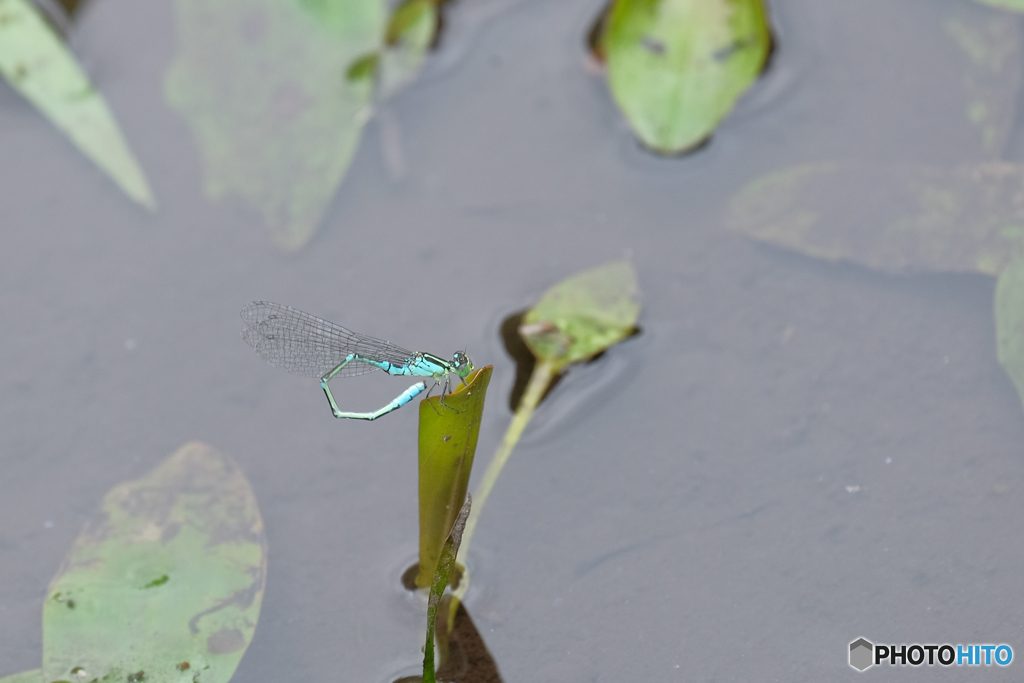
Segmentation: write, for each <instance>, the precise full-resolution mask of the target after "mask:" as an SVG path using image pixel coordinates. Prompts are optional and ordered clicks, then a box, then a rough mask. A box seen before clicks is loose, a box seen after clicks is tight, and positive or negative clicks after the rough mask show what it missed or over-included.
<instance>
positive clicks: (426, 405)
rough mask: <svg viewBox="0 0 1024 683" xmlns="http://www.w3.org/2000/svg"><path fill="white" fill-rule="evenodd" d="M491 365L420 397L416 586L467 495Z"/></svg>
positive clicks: (427, 577) (425, 579) (426, 576)
mask: <svg viewBox="0 0 1024 683" xmlns="http://www.w3.org/2000/svg"><path fill="white" fill-rule="evenodd" d="M492 370H493V367H492V366H490V365H488V366H487V367H483V368H480V369H479V370H477V371H476V372H474V373H473V374H471V375H470V376H469V377H468V378H467V380H466V386H459V387H458V388H457V389H456V390H455V391H453V392H452V393H451V394H449V395H447V396H445V399H444V403H445V405H443V406H442V405H441V403H440V396H435V397H433V398H429V399H426V400H424V401H421V402H420V431H419V469H420V491H419V496H420V563H419V572H418V573H417V575H416V585H417V586H419V587H420V588H425V587H427V586H429V585H430V581H431V579H432V577H433V576H434V569H435V567H436V566H437V558H438V557H439V555H440V553H441V547H442V546H443V545H444V542H445V539H446V538H447V537H448V535H449V533H451V530H452V525H454V524H455V518H456V516H457V515H458V513H459V508H460V507H461V504H462V501H463V500H464V499H465V498H466V489H467V487H468V486H469V475H470V473H471V471H472V469H473V456H474V455H475V454H476V443H477V437H478V436H479V435H480V419H481V416H482V415H483V411H484V398H485V397H486V395H487V386H488V385H489V384H490V381H491V371H492ZM445 406H447V407H445Z"/></svg>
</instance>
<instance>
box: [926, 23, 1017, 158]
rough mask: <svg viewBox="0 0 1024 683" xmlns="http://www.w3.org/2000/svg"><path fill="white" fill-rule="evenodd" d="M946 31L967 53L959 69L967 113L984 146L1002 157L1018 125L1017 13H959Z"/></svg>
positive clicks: (987, 151)
mask: <svg viewBox="0 0 1024 683" xmlns="http://www.w3.org/2000/svg"><path fill="white" fill-rule="evenodd" d="M944 29H945V32H946V35H947V36H948V37H949V38H950V39H951V40H952V41H953V42H954V43H955V44H956V45H957V47H959V48H960V50H961V51H962V53H963V54H964V55H965V56H966V59H965V60H963V66H962V67H961V68H960V71H959V73H958V74H954V75H957V76H959V80H960V85H961V87H962V88H963V90H962V92H963V94H964V96H965V97H966V98H967V101H966V102H965V104H964V110H963V111H964V115H965V116H966V118H967V119H968V120H969V121H970V122H971V123H972V124H973V125H974V126H976V127H977V129H978V132H979V138H980V142H981V148H982V150H983V151H984V152H986V154H988V155H991V156H993V157H997V156H998V155H999V153H1000V152H1002V150H1003V147H1004V146H1005V145H1006V141H1007V139H1008V138H1009V136H1010V132H1011V131H1012V130H1013V123H1014V118H1015V117H1016V114H1017V99H1018V98H1019V96H1020V83H1021V73H1022V69H1024V55H1022V54H1021V53H1022V44H1021V43H1022V42H1024V41H1022V39H1021V28H1020V24H1019V22H1018V21H1017V18H1016V17H1013V16H1010V15H997V16H995V17H989V16H978V15H977V13H973V12H971V13H958V14H957V15H955V16H950V17H948V18H947V19H946V21H945V24H944Z"/></svg>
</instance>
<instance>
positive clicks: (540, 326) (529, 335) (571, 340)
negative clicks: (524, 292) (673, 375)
mask: <svg viewBox="0 0 1024 683" xmlns="http://www.w3.org/2000/svg"><path fill="white" fill-rule="evenodd" d="M639 315H640V287H639V285H638V284H637V281H636V271H635V270H634V269H633V265H632V264H631V263H629V262H628V261H616V262H614V263H609V264H607V265H604V266H600V267H598V268H594V269H593V270H588V271H587V272H585V273H580V274H579V275H575V276H573V277H571V278H568V279H566V280H563V281H562V282H560V283H558V284H557V285H555V286H554V287H552V288H551V289H549V290H548V291H547V292H545V293H544V296H543V297H541V300H540V301H539V302H537V305H536V306H534V307H533V308H532V309H530V311H529V312H528V313H527V314H526V317H525V318H524V319H523V326H522V327H521V328H520V333H521V334H522V335H523V338H524V339H525V340H526V343H527V345H528V346H529V347H530V350H531V351H533V353H534V355H536V356H537V358H538V359H540V360H542V361H548V362H551V363H553V364H554V365H555V369H556V371H557V370H561V369H562V368H563V367H565V366H566V365H569V364H570V363H577V362H579V361H581V360H586V359H588V358H592V357H594V356H596V355H597V354H598V353H601V352H602V351H604V350H605V349H607V348H608V347H609V346H612V345H613V344H616V343H618V342H620V341H622V340H623V339H625V338H626V337H628V336H630V335H631V334H633V329H634V327H636V321H637V318H638V317H639Z"/></svg>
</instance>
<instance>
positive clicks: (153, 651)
mask: <svg viewBox="0 0 1024 683" xmlns="http://www.w3.org/2000/svg"><path fill="white" fill-rule="evenodd" d="M266 551H267V546H266V539H265V537H264V533H263V521H262V520H261V519H260V513H259V509H258V508H257V505H256V498H255V496H254V495H253V492H252V488H251V487H250V486H249V482H248V481H247V480H246V478H245V475H244V474H242V472H241V470H240V469H239V468H238V466H237V465H236V464H235V463H234V462H233V461H232V460H231V459H230V458H228V457H227V456H226V455H223V454H221V453H218V452H217V451H215V450H214V449H212V448H211V447H209V446H207V445H205V444H202V443H190V444H186V445H185V446H183V447H182V448H181V449H179V450H178V451H177V452H176V453H174V454H173V455H171V456H170V457H169V458H167V459H166V460H165V461H164V462H163V463H161V464H160V465H158V466H157V467H156V468H155V469H154V470H153V471H152V472H150V473H149V474H148V475H146V476H145V477H143V478H142V479H138V480H136V481H130V482H126V483H123V484H120V485H118V486H116V487H114V488H113V489H112V490H111V491H110V492H109V493H108V494H107V495H106V497H105V498H104V499H103V504H102V509H101V513H100V515H99V517H98V518H97V519H96V520H95V521H93V522H90V523H89V524H87V525H86V526H85V528H84V529H83V530H82V533H81V534H79V536H78V538H77V539H76V540H75V543H74V546H73V547H72V549H71V552H70V554H69V556H68V557H67V559H66V560H65V562H64V565H63V567H62V569H61V570H60V572H59V573H58V574H57V576H56V577H55V578H54V579H53V581H52V582H51V583H50V587H49V589H48V591H47V597H46V599H45V602H44V603H43V680H45V681H60V680H64V681H71V682H72V683H86V682H91V681H93V680H98V681H102V682H104V683H115V682H116V683H124V681H125V680H127V681H128V682H129V683H132V682H136V683H141V682H144V683H164V682H174V683H193V682H194V681H199V682H200V683H227V681H228V680H229V679H230V678H231V675H232V674H233V673H234V671H235V669H236V667H237V666H238V663H239V662H240V661H241V659H242V655H243V654H244V652H245V650H246V648H247V647H248V645H249V642H250V641H251V640H252V636H253V632H254V630H255V628H256V622H257V620H258V619H259V613H260V604H261V602H262V599H263V586H264V582H265V578H266V562H267V552H266Z"/></svg>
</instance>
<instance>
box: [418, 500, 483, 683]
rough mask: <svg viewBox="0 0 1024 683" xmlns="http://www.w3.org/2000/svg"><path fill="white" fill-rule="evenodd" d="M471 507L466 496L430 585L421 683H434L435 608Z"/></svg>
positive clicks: (446, 581) (442, 592)
mask: <svg viewBox="0 0 1024 683" xmlns="http://www.w3.org/2000/svg"><path fill="white" fill-rule="evenodd" d="M472 505H473V497H472V496H467V497H466V502H465V503H463V505H462V508H461V509H460V510H459V513H458V516H457V517H456V519H455V522H454V524H453V525H452V530H451V533H449V534H448V537H447V538H446V539H445V542H444V546H443V547H442V548H441V553H440V557H439V559H438V562H437V570H436V571H435V572H434V575H433V580H432V581H431V584H430V598H429V600H428V601H427V641H426V643H425V644H424V646H423V683H435V678H434V628H435V625H436V624H437V606H438V604H439V603H440V602H441V595H443V594H444V589H445V588H446V587H447V586H448V582H449V580H450V579H451V573H452V569H453V568H454V567H455V557H456V556H457V555H458V554H459V544H460V543H461V542H462V532H463V530H464V529H465V528H466V518H467V517H469V509H470V507H472Z"/></svg>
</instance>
